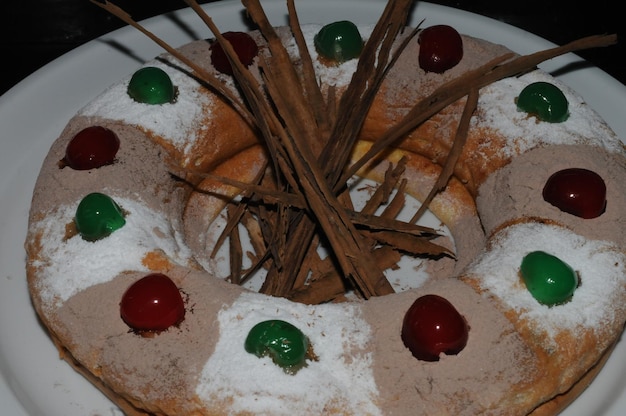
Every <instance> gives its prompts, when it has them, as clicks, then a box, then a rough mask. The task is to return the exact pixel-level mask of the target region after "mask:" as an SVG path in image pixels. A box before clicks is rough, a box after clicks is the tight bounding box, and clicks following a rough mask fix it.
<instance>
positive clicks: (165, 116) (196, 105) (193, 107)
mask: <svg viewBox="0 0 626 416" xmlns="http://www.w3.org/2000/svg"><path fill="white" fill-rule="evenodd" d="M178 65H180V66H181V67H182V68H185V67H184V65H182V64H181V63H178ZM147 66H154V67H157V68H161V69H162V70H164V71H165V72H166V73H167V74H168V75H169V76H170V79H171V80H172V83H173V84H174V86H175V87H176V88H177V89H178V95H177V97H176V101H175V102H174V103H165V104H157V105H147V104H143V103H139V102H137V101H135V100H133V99H132V98H130V96H129V95H128V93H127V92H126V91H127V88H128V83H129V81H130V78H131V76H128V77H127V78H126V79H123V80H121V81H120V82H119V83H117V84H115V85H113V86H111V87H110V88H108V89H107V90H106V91H104V92H103V93H102V94H101V95H100V96H98V98H96V99H95V100H93V101H92V102H90V103H89V104H87V105H86V106H85V107H84V108H83V109H82V110H81V111H80V112H79V114H80V115H84V116H100V117H103V118H108V119H111V120H116V121H123V122H125V123H127V124H129V125H132V126H141V127H142V128H145V129H147V130H148V131H151V132H152V133H154V134H156V135H157V136H160V137H162V138H164V139H166V140H167V141H169V142H171V143H172V145H174V146H175V147H176V148H178V149H180V150H181V151H183V152H184V151H185V150H186V149H188V148H189V146H190V145H192V144H193V143H194V142H195V141H196V139H197V137H196V135H197V131H196V130H197V128H198V120H200V119H202V118H203V117H205V114H204V113H205V112H206V111H207V109H208V108H210V104H211V98H210V97H212V95H210V94H203V93H201V91H200V90H201V88H203V87H201V86H200V84H198V82H197V81H195V80H194V79H193V78H191V77H190V76H189V75H187V74H186V73H184V72H182V71H181V70H180V69H179V68H173V67H171V66H169V65H166V64H165V63H163V62H161V61H158V60H154V61H151V62H150V63H149V64H148V65H147Z"/></svg>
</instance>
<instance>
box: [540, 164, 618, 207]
mask: <svg viewBox="0 0 626 416" xmlns="http://www.w3.org/2000/svg"><path fill="white" fill-rule="evenodd" d="M543 199H544V200H545V201H546V202H548V203H550V204H552V205H554V206H555V207H557V208H559V209H560V210H561V211H564V212H567V213H569V214H572V215H576V216H577V217H580V218H584V219H589V218H596V217H598V216H600V215H602V213H604V210H605V208H606V185H605V183H604V180H603V179H602V177H601V176H600V175H598V174H597V173H595V172H593V171H591V170H587V169H582V168H570V169H563V170H560V171H558V172H556V173H554V174H552V176H550V177H549V178H548V180H547V181H546V184H545V186H544V188H543Z"/></svg>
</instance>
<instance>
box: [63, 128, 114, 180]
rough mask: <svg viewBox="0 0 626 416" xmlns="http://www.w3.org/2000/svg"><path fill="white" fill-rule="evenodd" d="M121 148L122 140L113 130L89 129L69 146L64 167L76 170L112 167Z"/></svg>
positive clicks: (75, 138) (64, 159) (79, 134)
mask: <svg viewBox="0 0 626 416" xmlns="http://www.w3.org/2000/svg"><path fill="white" fill-rule="evenodd" d="M119 148H120V139H119V138H118V137H117V135H116V134H115V133H114V132H113V131H112V130H109V129H107V128H106V127H102V126H91V127H87V128H84V129H83V130H81V131H79V132H78V133H77V134H76V135H75V136H74V137H73V138H72V140H70V142H69V143H68V144H67V147H66V149H65V157H64V158H63V165H64V166H69V167H71V168H72V169H76V170H89V169H96V168H99V167H102V166H105V165H110V164H112V163H113V162H114V161H115V155H116V154H117V151H118V150H119Z"/></svg>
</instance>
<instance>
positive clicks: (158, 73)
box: [127, 66, 176, 104]
mask: <svg viewBox="0 0 626 416" xmlns="http://www.w3.org/2000/svg"><path fill="white" fill-rule="evenodd" d="M127 92H128V95H129V96H130V97H131V98H132V99H133V100H135V101H137V102H139V103H143V104H165V103H172V102H174V99H175V98H176V88H175V87H174V84H172V80H171V78H170V76H169V75H167V72H165V71H164V70H162V69H161V68H157V67H154V66H148V67H145V68H141V69H139V70H138V71H136V72H135V73H134V74H133V76H132V77H131V79H130V82H129V83H128V89H127Z"/></svg>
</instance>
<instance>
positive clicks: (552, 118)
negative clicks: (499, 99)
mask: <svg viewBox="0 0 626 416" xmlns="http://www.w3.org/2000/svg"><path fill="white" fill-rule="evenodd" d="M517 108H518V109H520V110H522V111H525V112H527V113H528V114H532V115H534V116H536V117H537V118H538V119H539V120H542V121H547V122H549V123H560V122H563V121H565V120H567V118H568V117H569V111H568V103H567V98H565V94H563V91H561V90H560V89H559V87H557V86H556V85H554V84H550V83H549V82H543V81H539V82H533V83H532V84H529V85H527V86H526V87H524V89H523V90H522V92H520V94H519V96H518V97H517Z"/></svg>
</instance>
